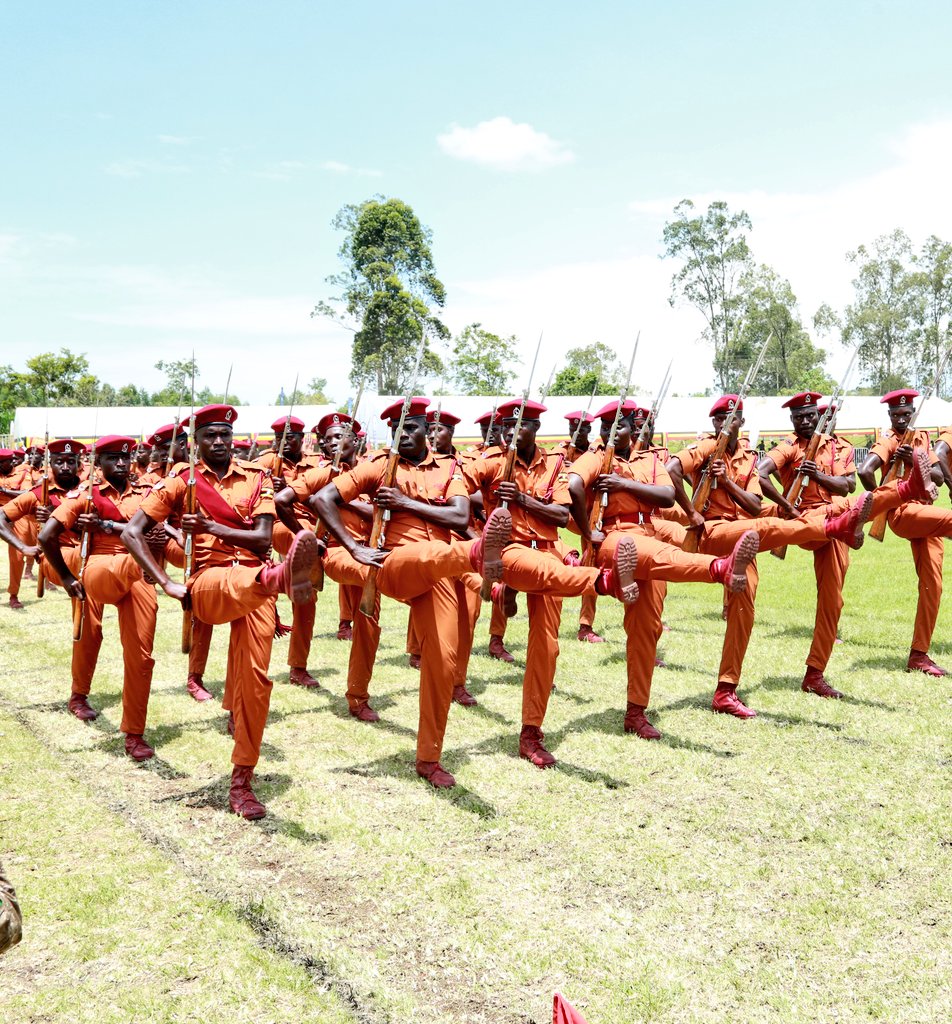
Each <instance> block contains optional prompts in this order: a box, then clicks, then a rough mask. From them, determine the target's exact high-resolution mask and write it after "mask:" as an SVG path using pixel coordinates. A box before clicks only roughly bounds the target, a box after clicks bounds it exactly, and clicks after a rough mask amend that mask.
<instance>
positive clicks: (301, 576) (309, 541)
mask: <svg viewBox="0 0 952 1024" xmlns="http://www.w3.org/2000/svg"><path fill="white" fill-rule="evenodd" d="M288 559H289V561H290V565H289V566H288V573H289V574H290V576H291V581H290V585H289V587H288V589H289V590H290V592H291V593H290V597H291V601H292V602H293V603H294V604H307V602H308V601H309V600H310V599H311V593H312V591H313V587H312V585H311V571H312V570H313V568H314V565H315V563H317V562H319V561H320V553H319V552H318V547H317V537H315V536H314V534H313V533H311V531H310V530H302V531H301V532H300V533H299V534H298V535H297V537H296V538H295V544H294V547H293V548H292V549H291V551H290V553H289V556H288Z"/></svg>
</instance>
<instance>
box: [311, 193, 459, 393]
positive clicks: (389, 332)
mask: <svg viewBox="0 0 952 1024" xmlns="http://www.w3.org/2000/svg"><path fill="white" fill-rule="evenodd" d="M333 226H334V227H335V228H337V229H338V230H339V231H343V232H344V241H343V243H342V244H341V247H340V250H339V251H338V255H339V257H340V259H341V262H342V263H343V265H344V266H343V270H342V271H341V272H340V273H339V274H335V275H333V276H332V277H329V278H328V279H327V280H328V283H329V284H331V285H334V286H335V287H337V288H339V289H340V294H339V295H337V296H336V297H334V298H333V299H331V300H330V301H329V302H325V301H322V302H319V303H318V304H317V306H315V308H314V311H313V312H312V314H311V315H312V316H325V317H329V318H331V319H333V320H335V321H336V322H338V323H342V324H344V325H345V326H347V327H348V328H349V329H351V330H353V331H354V346H353V350H352V356H351V362H352V369H351V375H350V376H351V380H352V381H353V383H354V384H358V383H360V381H362V380H363V381H367V382H368V383H369V384H370V385H371V386H374V387H376V389H377V392H378V393H380V394H400V393H402V392H403V391H404V390H405V389H407V388H409V387H411V386H412V385H413V383H414V382H413V381H411V380H410V376H411V374H412V370H413V364H414V359H415V355H416V352H417V349H418V347H419V343H420V339H421V338H422V337H423V335H424V334H425V335H426V337H427V345H426V349H425V350H424V359H423V364H422V365H423V372H422V374H421V375H427V374H430V375H432V374H439V373H440V372H441V371H442V369H443V364H442V361H441V359H440V357H439V356H438V355H437V354H436V352H434V351H432V350H431V349H430V339H435V340H440V341H444V340H446V339H447V338H449V331H448V330H447V328H446V327H445V326H444V325H443V323H442V322H441V321H440V320H439V319H438V317H437V315H436V313H435V312H434V307H435V309H436V310H439V309H442V307H443V305H444V303H445V301H446V290H445V288H444V287H443V283H442V282H441V281H440V279H439V278H438V277H437V276H436V269H435V266H434V263H433V254H432V251H431V247H430V246H431V241H432V233H431V232H430V230H429V229H428V228H426V227H424V226H423V225H422V224H421V223H420V221H419V219H418V218H417V216H416V214H415V213H414V212H413V210H412V208H411V207H410V206H409V205H408V204H407V203H404V202H403V201H402V200H400V199H393V198H391V199H385V198H384V197H383V196H376V197H374V198H373V199H368V200H366V201H365V202H363V203H360V204H359V205H349V206H345V207H343V208H342V209H341V210H340V211H339V212H338V214H337V216H336V217H335V218H334V221H333Z"/></svg>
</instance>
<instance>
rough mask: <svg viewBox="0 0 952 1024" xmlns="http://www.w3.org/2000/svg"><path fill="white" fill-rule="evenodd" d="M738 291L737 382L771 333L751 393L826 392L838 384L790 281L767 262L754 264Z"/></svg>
mask: <svg viewBox="0 0 952 1024" xmlns="http://www.w3.org/2000/svg"><path fill="white" fill-rule="evenodd" d="M739 293H740V295H741V299H742V302H741V304H740V313H741V315H740V319H739V325H740V327H739V330H738V336H737V344H736V346H735V347H734V352H735V354H736V357H737V361H736V363H735V366H734V370H733V375H734V381H733V382H732V383H733V385H734V387H736V386H737V385H739V383H740V382H741V381H742V380H743V378H744V377H745V376H746V374H747V369H748V367H749V366H750V364H751V362H752V361H753V360H754V359H756V358H757V354H758V353H759V351H760V347H761V345H763V343H764V341H766V339H767V337H768V336H769V335H770V334H771V333H772V334H773V338H772V339H771V341H770V344H769V345H768V346H767V351H766V353H765V354H764V362H763V365H762V366H761V369H760V372H759V373H758V375H757V378H756V379H755V380H754V382H753V386H752V388H751V392H752V394H758V395H785V394H789V395H793V394H796V393H797V392H798V391H804V390H806V389H810V390H811V391H824V392H827V391H829V390H830V389H831V387H835V382H834V381H832V380H831V379H830V377H829V375H828V374H827V372H826V370H825V369H824V368H823V364H824V363H825V362H826V352H825V351H824V350H823V349H822V348H820V347H818V346H816V345H814V344H813V342H812V341H811V339H810V335H809V334H808V333H807V331H806V329H805V328H804V326H803V323H802V321H801V319H800V312H799V307H798V305H797V297H796V295H794V294H793V288H792V287H791V286H790V282H789V281H787V280H786V279H785V278H782V277H780V275H779V274H778V273H777V272H776V271H775V270H773V269H772V268H771V267H769V266H767V265H766V264H760V265H759V266H756V267H755V266H751V267H750V268H749V269H748V270H747V271H745V272H744V274H743V276H742V277H741V279H740V282H739ZM732 389H733V388H732Z"/></svg>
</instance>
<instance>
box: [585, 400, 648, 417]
mask: <svg viewBox="0 0 952 1024" xmlns="http://www.w3.org/2000/svg"><path fill="white" fill-rule="evenodd" d="M617 408H618V399H617V398H616V399H615V400H614V401H613V402H609V403H608V405H603V406H602V407H601V409H599V410H598V412H597V413H595V418H596V419H600V420H612V419H614V418H615V410H616V409H617ZM639 411H641V409H640V406H639V405H638V403H637V402H636V401H635V400H634V399H633V398H626V399H625V402H624V404H623V405H622V407H621V414H622V416H629V415H631V413H633V412H639ZM646 415H647V413H646Z"/></svg>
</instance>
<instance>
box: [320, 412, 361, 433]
mask: <svg viewBox="0 0 952 1024" xmlns="http://www.w3.org/2000/svg"><path fill="white" fill-rule="evenodd" d="M342 423H352V424H353V426H352V427H351V430H353V431H354V433H355V434H359V433H360V424H359V423H358V422H357V421H356V420H354V418H353V417H352V416H348V415H347V413H346V412H329V413H328V414H327V415H326V416H322V417H321V418H320V419H319V420H318V421H317V425H316V426H314V427H312V428H311V429H312V430H313V431H314V433H315V434H323V433H325V432H326V431H328V430H330V429H331V427H339V426H340V425H341V424H342Z"/></svg>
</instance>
